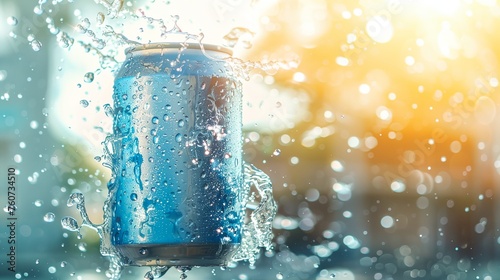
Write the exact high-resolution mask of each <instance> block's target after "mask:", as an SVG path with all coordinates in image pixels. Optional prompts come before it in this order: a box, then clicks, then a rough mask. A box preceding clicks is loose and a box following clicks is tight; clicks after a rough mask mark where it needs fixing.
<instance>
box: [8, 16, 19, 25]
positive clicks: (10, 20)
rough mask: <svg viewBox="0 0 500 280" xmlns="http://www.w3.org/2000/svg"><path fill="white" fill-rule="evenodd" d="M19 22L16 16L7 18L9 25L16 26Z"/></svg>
mask: <svg viewBox="0 0 500 280" xmlns="http://www.w3.org/2000/svg"><path fill="white" fill-rule="evenodd" d="M17 23H18V20H17V18H16V17H13V16H10V17H8V18H7V24H8V25H11V26H15V25H17Z"/></svg>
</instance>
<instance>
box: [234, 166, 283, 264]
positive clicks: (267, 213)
mask: <svg viewBox="0 0 500 280" xmlns="http://www.w3.org/2000/svg"><path fill="white" fill-rule="evenodd" d="M244 171H245V172H244V185H245V193H250V190H251V187H252V186H253V187H254V188H255V189H257V194H256V193H255V192H252V193H251V194H250V196H249V197H247V198H246V199H245V206H246V208H247V209H249V210H252V212H251V213H250V219H249V220H248V221H247V222H246V223H245V224H244V226H243V238H242V241H241V246H240V248H239V250H238V251H237V252H236V253H235V254H234V255H233V258H232V260H233V261H240V260H248V261H249V262H250V264H251V265H253V264H254V263H255V260H256V256H257V254H258V253H259V251H260V248H261V247H263V248H265V249H266V250H269V249H271V244H272V242H271V241H272V238H273V232H272V226H273V220H274V217H275V216H276V211H277V205H276V202H275V201H274V198H273V189H272V183H271V179H270V178H269V176H268V175H267V174H265V173H264V172H263V171H262V170H260V169H258V168H257V167H255V166H253V165H251V164H245V166H244ZM257 195H258V196H259V197H260V202H258V203H257V202H256V201H255V200H256V196H257Z"/></svg>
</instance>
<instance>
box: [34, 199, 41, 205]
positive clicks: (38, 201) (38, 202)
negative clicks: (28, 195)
mask: <svg viewBox="0 0 500 280" xmlns="http://www.w3.org/2000/svg"><path fill="white" fill-rule="evenodd" d="M34 204H35V206H36V207H40V206H42V204H43V201H41V200H39V199H37V200H35V202H34Z"/></svg>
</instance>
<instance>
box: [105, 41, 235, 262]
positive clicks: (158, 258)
mask: <svg viewBox="0 0 500 280" xmlns="http://www.w3.org/2000/svg"><path fill="white" fill-rule="evenodd" d="M205 52H206V54H208V55H209V57H217V58H222V57H227V56H228V54H227V53H225V52H224V51H220V50H219V49H217V48H216V47H214V46H208V47H207V46H206V47H205ZM209 57H208V56H206V55H205V54H204V53H203V51H202V50H201V49H200V47H199V46H198V45H196V46H189V47H187V48H184V47H183V46H182V45H180V44H150V45H145V46H141V47H137V48H135V49H132V50H129V51H128V52H127V59H126V61H125V62H124V64H123V66H122V68H121V70H120V71H119V72H118V74H117V76H116V78H115V83H114V92H113V101H114V108H115V113H114V124H113V130H114V136H113V137H114V152H113V154H114V157H113V158H114V159H113V170H114V173H115V181H114V183H113V184H114V185H115V186H114V188H116V189H115V191H114V197H113V198H112V203H111V242H112V244H113V246H114V247H115V248H116V249H117V250H118V251H119V253H120V254H121V257H122V259H123V262H124V264H128V265H223V264H225V262H227V258H228V257H229V256H230V255H231V254H232V253H233V252H234V250H235V249H236V248H237V246H238V244H239V243H240V242H241V229H242V223H243V216H244V209H243V205H242V200H243V197H244V194H243V191H242V188H243V186H242V184H243V167H242V132H241V86H240V83H239V81H238V79H237V78H236V77H235V74H234V73H233V72H232V70H231V67H230V66H229V65H228V64H227V62H225V61H224V60H222V59H220V60H218V59H212V58H209Z"/></svg>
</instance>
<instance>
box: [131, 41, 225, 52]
mask: <svg viewBox="0 0 500 280" xmlns="http://www.w3.org/2000/svg"><path fill="white" fill-rule="evenodd" d="M201 46H203V49H204V50H206V51H216V52H222V53H226V54H229V55H233V50H232V49H230V48H228V47H224V46H220V45H214V44H202V43H186V42H157V43H149V44H141V45H137V46H133V47H130V48H127V49H126V50H125V53H126V54H128V53H132V52H135V51H145V50H162V49H182V48H186V49H188V50H189V49H192V50H201V49H202V48H201Z"/></svg>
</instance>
